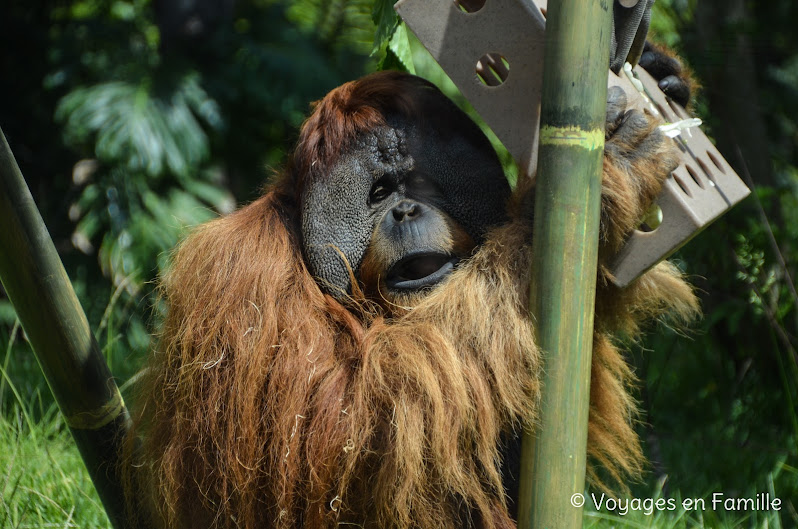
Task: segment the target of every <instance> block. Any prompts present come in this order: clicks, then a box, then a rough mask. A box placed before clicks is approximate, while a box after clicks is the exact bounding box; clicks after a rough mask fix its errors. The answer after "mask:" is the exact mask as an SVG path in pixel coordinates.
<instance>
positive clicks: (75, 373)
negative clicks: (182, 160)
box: [0, 130, 129, 529]
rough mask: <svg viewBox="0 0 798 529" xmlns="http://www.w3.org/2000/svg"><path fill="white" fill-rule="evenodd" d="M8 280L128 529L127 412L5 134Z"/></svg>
mask: <svg viewBox="0 0 798 529" xmlns="http://www.w3.org/2000/svg"><path fill="white" fill-rule="evenodd" d="M0 280H2V283H3V288H5V291H6V294H7V295H8V298H9V299H10V300H11V303H12V304H13V305H14V309H15V310H16V313H17V316H18V317H19V321H20V323H21V324H22V328H23V329H25V333H26V334H27V335H28V339H29V340H30V343H31V345H32V346H33V351H34V353H35V354H36V359H37V360H38V362H39V365H40V366H41V368H42V371H43V372H44V376H45V378H46V380H47V383H48V384H49V386H50V389H51V390H52V392H53V395H55V399H56V401H57V402H58V406H59V408H60V409H61V412H62V413H63V415H64V417H65V419H66V424H67V425H68V426H69V429H70V430H71V432H72V435H73V437H74V438H75V442H76V443H77V445H78V449H79V450H80V454H81V456H82V457H83V461H84V462H85V464H86V467H87V468H88V470H89V474H90V476H91V479H92V481H93V482H94V486H95V487H96V488H97V492H98V493H99V495H100V499H101V500H102V502H103V506H104V507H105V510H106V513H107V514H108V518H109V519H110V520H111V523H112V524H113V525H114V527H116V528H118V529H120V528H122V527H124V526H125V524H124V518H123V514H124V503H123V496H122V491H121V486H120V480H119V475H118V465H117V463H118V446H119V440H120V439H121V435H122V434H123V433H124V432H125V430H126V428H127V426H128V422H129V418H128V414H127V410H126V409H125V406H124V402H123V401H122V396H121V394H120V393H119V388H118V387H117V385H116V382H115V381H114V379H113V377H112V375H111V372H110V371H109V369H108V365H107V364H106V363H105V359H104V358H103V356H102V353H101V352H100V349H99V347H98V345H97V342H96V340H95V339H94V336H93V335H92V333H91V330H90V329H89V323H88V321H87V320H86V315H85V314H84V313H83V309H82V308H81V306H80V303H79V302H78V299H77V297H76V296H75V291H74V290H73V289H72V284H71V283H70V282H69V278H68V277H67V274H66V271H65V270H64V265H63V264H62V263H61V260H60V259H59V257H58V254H57V253H56V251H55V246H54V245H53V241H52V240H51V239H50V235H49V233H48V232H47V227H46V226H45V225H44V222H43V221H42V217H41V215H39V211H38V210H37V209H36V204H35V203H34V202H33V197H32V196H31V194H30V191H29V190H28V186H27V185H26V184H25V180H24V179H23V177H22V173H21V172H20V170H19V167H18V166H17V163H16V160H14V156H13V154H12V153H11V149H10V148H9V146H8V143H7V142H6V138H5V136H4V135H3V131H2V130H0Z"/></svg>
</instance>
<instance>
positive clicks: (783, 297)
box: [0, 0, 798, 527]
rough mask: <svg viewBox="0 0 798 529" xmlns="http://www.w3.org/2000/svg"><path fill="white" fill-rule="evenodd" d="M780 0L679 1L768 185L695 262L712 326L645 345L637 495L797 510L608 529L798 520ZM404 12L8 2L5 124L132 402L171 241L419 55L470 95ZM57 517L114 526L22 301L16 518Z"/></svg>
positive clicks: (3, 335)
mask: <svg viewBox="0 0 798 529" xmlns="http://www.w3.org/2000/svg"><path fill="white" fill-rule="evenodd" d="M488 1H490V0H488ZM766 5H767V7H761V6H759V5H757V4H756V3H754V2H750V1H744V0H703V1H701V2H697V1H695V0H659V2H657V3H656V5H655V9H654V19H653V24H652V34H653V36H654V37H655V40H657V41H659V42H664V43H667V44H668V45H670V46H671V47H673V48H674V49H675V50H676V51H677V52H678V53H679V54H680V56H682V57H683V58H684V60H685V62H686V63H687V64H689V66H690V67H691V68H692V70H693V71H694V73H695V76H696V78H697V79H698V80H699V82H700V83H701V85H702V89H701V91H700V92H699V93H698V94H697V97H696V98H695V104H694V108H695V111H696V112H697V113H698V115H699V116H700V117H702V118H703V119H704V120H705V123H706V124H707V125H706V127H705V130H707V132H708V133H709V134H710V135H712V136H713V137H714V138H715V140H716V141H717V144H718V147H719V148H720V149H721V152H723V153H724V155H725V156H726V158H727V159H728V160H729V161H730V163H731V164H732V165H733V166H734V167H735V168H736V169H737V171H738V173H739V174H740V175H742V176H743V177H744V178H745V179H747V180H748V181H749V182H750V184H749V185H751V186H752V187H753V188H754V193H753V194H752V196H751V197H749V198H748V199H747V200H746V201H745V202H744V203H743V204H741V205H739V206H738V207H736V208H735V210H734V211H732V212H731V213H729V214H727V215H726V216H725V217H723V218H722V219H721V220H720V221H718V222H717V223H715V224H714V225H713V226H712V227H710V228H709V229H708V230H706V231H705V232H704V233H703V234H701V235H700V236H699V237H697V238H696V239H694V240H693V241H692V242H691V243H690V244H689V245H688V246H686V247H685V248H684V249H683V250H682V251H681V252H680V253H679V254H678V255H677V256H676V258H677V260H678V262H679V263H680V265H681V266H682V268H683V269H684V270H685V271H686V272H687V273H688V274H690V275H691V276H692V279H693V282H694V284H695V285H696V286H697V288H698V289H699V291H700V295H701V298H702V305H703V309H704V313H705V317H704V319H703V320H702V321H701V322H698V323H697V324H695V325H694V326H693V327H692V328H691V329H688V330H687V331H686V332H684V331H682V332H679V333H677V332H675V331H671V330H668V329H665V328H661V327H660V328H656V329H652V333H651V334H650V335H649V336H648V338H647V339H646V340H645V341H643V342H642V343H640V344H635V345H634V346H633V347H631V350H630V360H631V361H632V362H634V364H635V365H636V369H637V373H638V375H639V377H640V380H641V383H640V388H641V390H640V393H639V395H638V398H639V400H640V403H641V409H642V410H643V416H642V421H641V423H640V426H639V429H640V434H641V437H642V438H643V440H644V442H645V447H646V452H647V454H648V456H649V459H650V461H651V465H650V468H649V473H648V474H647V476H646V479H645V481H644V482H642V483H639V484H636V485H635V486H634V493H635V495H637V496H639V497H650V496H652V495H661V496H664V497H704V498H706V497H709V496H710V495H711V493H712V492H723V493H724V494H726V495H727V496H734V495H738V496H743V497H752V496H753V494H754V493H758V492H759V493H761V492H771V494H772V495H775V496H778V497H779V498H781V499H782V510H781V511H779V512H778V513H762V512H760V513H750V512H748V513H745V512H736V513H735V512H713V511H711V510H710V511H705V512H675V513H665V514H662V513H660V514H655V515H652V516H645V515H642V516H641V515H638V514H632V515H627V516H621V515H619V514H618V513H614V514H613V513H607V512H598V513H597V512H591V511H590V510H589V511H588V512H587V514H586V524H587V525H589V526H590V527H627V526H628V527H780V526H781V527H798V512H796V509H798V411H796V405H797V403H798V352H797V351H798V307H796V304H797V303H798V294H797V293H796V289H795V286H794V280H793V277H794V276H795V272H796V263H798V31H796V29H795V28H796V27H798V4H795V3H793V2H791V1H789V0H775V1H773V2H768V3H767V4H766ZM395 22H396V21H395V19H394V18H393V14H392V11H391V9H390V2H386V1H380V0H377V1H374V0H349V1H347V0H327V1H325V0H299V1H293V2H288V1H277V0H251V1H244V0H239V1H237V2H236V1H234V0H181V1H169V0H107V1H100V0H31V1H23V0H4V2H3V5H2V7H1V8H0V76H2V83H0V101H2V103H0V126H2V128H3V131H4V132H5V134H6V136H7V138H8V141H9V143H10V145H11V148H12V150H13V151H14V153H15V155H16V157H17V160H18V163H19V165H20V167H21V169H22V172H23V174H24V175H25V177H26V179H27V182H28V185H29V186H30V188H31V191H32V193H33V195H34V198H35V199H36V202H37V204H38V205H39V209H40V210H41V213H42V215H43V217H44V220H45V222H46V224H47V226H48V228H49V230H50V234H51V236H52V237H53V239H54V241H55V244H56V247H57V249H58V251H59V253H60V255H61V257H62V259H63V260H64V263H65V265H66V268H67V271H68V273H69V275H70V278H71V279H72V282H73V284H74V286H75V289H76V291H77V293H78V296H79V297H80V300H81V302H82V303H83V306H84V308H85V310H86V312H87V315H88V318H89V321H90V323H91V325H92V328H93V329H94V330H95V334H96V336H97V338H98V341H99V342H100V344H101V346H102V348H103V352H104V354H105V356H106V358H107V360H108V363H109V364H110V366H111V369H112V371H113V372H114V374H115V375H116V376H117V377H118V380H119V383H120V384H121V385H122V386H123V392H125V391H126V389H127V388H129V386H130V384H132V383H135V374H136V372H137V371H138V369H139V368H140V366H141V364H142V361H143V358H144V357H145V355H146V353H147V350H148V347H149V345H150V340H151V333H152V332H154V330H155V329H156V328H157V322H158V317H159V313H160V307H159V306H158V303H157V301H156V299H155V297H154V295H153V290H154V280H155V278H156V277H157V275H158V273H159V271H160V270H162V269H163V268H164V266H166V264H167V262H168V256H169V251H170V249H171V248H172V247H173V246H174V245H175V243H176V242H177V241H178V239H179V238H180V236H181V234H183V233H185V230H186V229H187V228H188V227H190V226H192V225H195V224H197V223H200V222H203V221H205V220H208V219H210V218H212V217H214V216H216V215H219V214H224V213H227V212H229V211H231V210H232V209H234V208H235V207H236V205H237V204H241V203H244V202H247V201H249V200H252V199H253V198H255V197H256V196H257V194H258V190H259V188H260V186H262V185H263V184H264V183H265V182H266V181H267V180H268V179H269V177H270V175H271V174H272V173H273V172H274V171H275V170H276V169H278V168H279V167H280V166H281V164H282V163H284V161H285V155H286V153H287V152H289V151H290V149H291V146H292V143H293V141H294V140H295V138H296V131H297V127H298V126H299V125H300V123H301V122H302V119H303V116H304V115H306V113H307V111H308V109H309V102H311V101H314V100H316V99H319V98H320V97H322V96H323V95H324V94H325V93H326V92H327V91H328V90H330V89H331V88H333V87H335V86H337V85H339V84H341V83H343V82H345V81H347V80H350V79H353V78H356V77H358V76H360V75H363V74H365V73H368V72H370V71H374V70H375V69H377V68H378V67H392V66H393V67H397V66H398V67H403V68H409V69H411V70H414V71H416V72H417V73H419V74H421V75H424V76H426V77H428V78H430V79H432V80H433V81H434V82H436V83H437V84H439V85H440V86H441V87H442V88H443V89H444V90H445V91H446V92H447V93H448V94H450V95H451V96H452V97H453V98H454V99H455V100H456V101H458V103H461V104H464V102H463V100H462V97H460V96H459V94H457V93H456V90H455V89H454V87H453V86H452V84H451V83H450V82H449V81H448V80H447V79H446V78H445V76H444V75H443V74H442V73H441V72H440V70H439V69H438V68H437V66H436V65H435V64H434V62H433V61H432V60H431V59H430V58H429V56H428V55H427V54H426V52H425V51H424V50H423V49H422V48H421V47H420V46H419V45H418V43H417V42H416V41H415V39H414V38H413V37H412V35H408V34H407V33H406V32H405V31H404V28H403V26H399V30H398V31H396V32H395V33H394V24H395ZM378 29H379V31H378ZM375 35H377V36H376V37H375ZM375 42H376V44H375ZM501 155H502V157H503V160H505V161H506V162H507V166H508V170H510V171H512V164H511V163H509V157H508V156H507V155H506V153H504V152H502V154H501ZM0 229H3V228H2V227H0ZM45 526H49V527H107V526H108V522H107V520H106V518H105V515H104V514H103V512H102V510H101V508H100V507H99V503H98V500H97V498H96V494H95V493H94V490H93V488H92V487H91V484H90V482H89V481H88V478H87V476H86V473H85V470H84V469H83V467H82V464H81V462H80V459H79V456H78V455H77V451H76V450H75V449H74V447H73V446H72V443H71V440H70V438H69V434H68V432H67V431H66V429H65V427H64V425H63V423H62V422H61V419H60V417H59V415H58V413H57V409H56V408H55V407H54V405H53V402H52V398H51V396H50V393H49V390H48V388H47V386H46V383H45V382H44V379H43V377H42V375H41V371H40V369H39V367H38V365H37V363H36V361H35V359H34V357H33V355H32V353H31V351H30V347H29V345H28V343H27V341H26V339H25V336H24V333H23V331H22V330H21V329H20V328H19V325H18V322H17V320H16V317H15V314H14V310H13V308H12V307H11V305H10V303H9V302H8V301H7V299H5V297H4V295H3V292H2V290H1V289H0V527H45Z"/></svg>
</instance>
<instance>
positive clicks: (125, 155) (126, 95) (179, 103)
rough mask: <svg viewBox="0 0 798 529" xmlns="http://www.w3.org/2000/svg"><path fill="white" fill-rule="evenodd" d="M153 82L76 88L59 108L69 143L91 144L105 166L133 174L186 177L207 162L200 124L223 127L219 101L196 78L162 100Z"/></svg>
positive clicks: (181, 82)
mask: <svg viewBox="0 0 798 529" xmlns="http://www.w3.org/2000/svg"><path fill="white" fill-rule="evenodd" d="M154 91H155V87H153V85H152V82H151V80H149V79H147V78H145V79H142V80H140V81H138V82H136V83H131V82H125V81H111V82H107V83H100V84H96V85H93V86H89V87H85V88H83V87H81V88H77V89H75V90H73V91H72V92H70V93H69V94H68V95H67V96H65V97H64V98H63V99H62V100H61V103H60V104H59V105H58V108H57V109H56V119H57V120H58V121H63V122H64V136H65V139H66V141H67V142H68V143H70V144H73V145H82V144H85V143H87V142H91V143H93V145H94V151H95V155H96V156H97V158H98V159H99V160H100V161H102V162H103V163H107V164H112V165H119V166H121V168H123V169H125V170H126V171H130V172H139V171H141V172H144V173H146V174H147V175H148V176H153V177H155V176H160V175H162V174H163V173H164V172H166V171H168V172H170V173H171V174H174V175H175V176H180V177H187V176H189V174H190V172H191V171H192V170H196V168H197V167H199V166H200V165H201V164H202V162H204V161H205V160H206V159H207V158H208V154H209V151H210V148H209V144H208V137H207V135H206V134H205V131H204V130H203V127H202V124H201V123H200V121H199V120H198V119H197V118H198V117H199V119H200V120H202V122H203V123H204V124H206V125H207V126H208V127H210V128H211V129H214V130H217V131H218V130H221V129H222V128H223V120H222V117H221V116H220V114H219V107H218V105H217V104H216V102H215V101H214V100H213V99H211V98H210V97H208V94H207V93H206V92H205V90H204V89H203V88H202V86H201V85H200V84H199V79H198V76H197V75H196V74H189V75H186V76H185V77H183V78H182V79H180V80H179V82H178V83H177V86H176V87H175V88H174V90H169V91H168V92H167V93H166V94H164V95H163V96H161V97H159V96H158V95H157V94H154V93H153V92H154Z"/></svg>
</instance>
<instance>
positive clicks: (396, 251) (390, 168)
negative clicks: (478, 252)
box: [302, 95, 510, 299]
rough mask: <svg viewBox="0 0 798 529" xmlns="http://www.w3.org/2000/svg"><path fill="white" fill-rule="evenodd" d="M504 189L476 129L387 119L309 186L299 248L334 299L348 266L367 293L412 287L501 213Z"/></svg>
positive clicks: (467, 249) (440, 273)
mask: <svg viewBox="0 0 798 529" xmlns="http://www.w3.org/2000/svg"><path fill="white" fill-rule="evenodd" d="M440 97H442V98H443V96H442V95H441V96H440ZM445 102H446V103H448V99H446V100H445ZM449 104H450V103H449ZM444 108H445V110H446V111H452V108H453V106H452V107H451V108H448V107H444ZM454 110H455V111H456V112H457V113H458V116H457V117H458V118H460V116H459V114H460V111H459V110H457V109H454ZM462 118H464V119H466V120H468V118H467V117H466V116H465V115H462ZM462 118H460V119H462ZM468 124H470V126H471V127H473V128H476V126H475V125H473V123H471V121H470V120H468ZM458 132H459V131H458ZM477 132H479V131H477ZM475 139H476V140H477V141H476V142H475V141H474V140H475ZM509 196H510V188H509V185H508V184H507V181H506V179H505V178H504V174H503V171H502V168H501V164H500V163H499V161H498V158H497V157H496V154H495V153H494V151H493V149H492V147H491V146H490V144H489V143H488V142H487V140H485V138H484V136H482V135H481V133H480V134H479V135H478V136H476V135H464V134H453V133H451V131H447V132H446V133H443V134H441V133H439V132H438V131H437V130H434V129H433V128H432V127H425V126H423V125H422V126H418V125H417V124H410V123H409V121H408V120H407V119H405V118H400V117H396V118H392V119H389V120H388V124H387V125H385V126H382V127H379V128H377V129H375V130H373V131H370V132H368V133H364V134H361V135H360V136H359V137H358V139H357V141H356V142H355V144H354V145H353V146H352V147H351V148H350V149H348V150H347V152H346V153H345V154H344V155H343V156H341V157H340V159H339V160H338V162H337V163H336V164H335V165H334V166H333V167H332V169H331V170H330V171H329V174H327V175H326V178H325V180H324V181H316V182H312V183H311V184H310V185H309V186H308V189H307V190H306V193H305V197H307V198H306V199H305V200H303V205H302V212H303V216H302V222H303V223H302V231H303V234H304V238H305V240H304V248H305V253H306V256H307V258H308V262H309V263H310V266H311V270H312V272H313V273H314V275H316V276H317V277H318V278H319V279H320V280H321V283H322V285H323V286H324V287H326V288H327V289H328V291H329V292H330V293H331V294H332V295H333V296H336V297H341V298H342V297H345V295H346V294H349V293H351V280H350V279H351V278H350V269H351V271H352V273H353V274H354V276H355V277H356V278H357V279H358V280H359V281H360V283H362V285H363V286H364V287H365V292H366V294H367V295H368V296H369V297H374V298H375V299H384V298H388V299H396V298H397V297H400V296H403V295H406V294H414V293H416V292H421V291H424V290H426V289H429V288H431V287H433V286H434V285H436V284H438V283H439V282H440V281H442V280H443V279H445V278H446V277H447V276H448V274H449V273H450V272H451V271H452V270H453V269H454V267H455V266H456V265H457V262H458V261H459V260H460V259H462V258H464V257H467V256H468V255H470V253H471V252H472V250H473V249H474V247H475V246H476V245H477V244H478V243H479V242H481V240H482V238H483V237H484V234H485V231H486V230H487V229H488V228H489V227H491V226H494V225H497V224H499V223H501V222H503V221H504V220H506V218H507V217H506V206H507V200H508V198H509ZM347 265H348V266H347Z"/></svg>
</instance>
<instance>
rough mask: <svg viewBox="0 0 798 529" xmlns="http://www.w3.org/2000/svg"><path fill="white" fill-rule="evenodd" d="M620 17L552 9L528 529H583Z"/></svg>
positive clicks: (525, 449) (537, 245) (522, 499)
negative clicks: (611, 71) (612, 74)
mask: <svg viewBox="0 0 798 529" xmlns="http://www.w3.org/2000/svg"><path fill="white" fill-rule="evenodd" d="M611 16H612V1H611V0H549V2H548V13H547V20H546V51H545V59H544V63H543V64H544V66H543V92H542V97H541V118H540V121H541V127H540V148H539V158H538V173H537V183H536V188H535V189H536V192H535V195H536V196H535V219H534V232H533V233H534V238H533V255H534V261H533V264H532V281H531V286H530V311H531V312H532V314H533V315H534V317H535V319H536V322H537V329H536V330H537V337H538V344H539V346H540V347H541V349H542V350H543V351H544V355H545V356H544V379H543V397H542V407H541V416H540V426H539V428H538V429H537V432H536V433H535V434H528V435H526V436H525V438H524V441H523V445H522V455H521V484H520V492H519V513H518V516H519V520H518V527H519V529H527V528H533V529H544V528H547V529H566V528H567V529H570V528H574V527H581V526H582V508H581V505H578V506H576V507H575V506H574V505H573V504H572V502H571V500H572V495H574V494H575V493H582V492H584V484H585V459H586V455H585V452H586V445H587V417H588V406H589V398H590V361H591V352H592V338H593V314H594V304H595V294H596V292H595V283H596V267H597V253H598V249H597V245H598V230H599V211H600V198H601V167H602V159H603V153H604V119H605V113H606V101H607V72H608V68H609V50H610V17H611ZM578 503H579V502H578V501H577V502H576V504H578Z"/></svg>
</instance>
